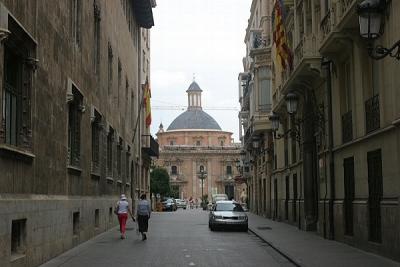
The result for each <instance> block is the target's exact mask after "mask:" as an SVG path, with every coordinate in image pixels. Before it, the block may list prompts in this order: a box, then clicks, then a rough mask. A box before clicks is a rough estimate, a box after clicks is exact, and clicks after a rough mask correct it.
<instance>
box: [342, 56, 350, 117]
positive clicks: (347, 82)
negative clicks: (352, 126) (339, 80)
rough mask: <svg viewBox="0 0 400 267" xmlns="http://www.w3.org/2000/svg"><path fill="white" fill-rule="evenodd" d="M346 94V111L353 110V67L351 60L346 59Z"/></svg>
mask: <svg viewBox="0 0 400 267" xmlns="http://www.w3.org/2000/svg"><path fill="white" fill-rule="evenodd" d="M343 74H344V90H345V92H344V94H345V95H344V96H345V102H344V103H345V111H346V112H347V111H350V110H351V102H352V91H351V90H352V88H351V80H352V79H351V68H350V61H349V60H348V61H346V62H345V63H344V69H343Z"/></svg>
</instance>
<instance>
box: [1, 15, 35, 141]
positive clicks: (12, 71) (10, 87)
mask: <svg viewBox="0 0 400 267" xmlns="http://www.w3.org/2000/svg"><path fill="white" fill-rule="evenodd" d="M8 30H9V31H10V32H11V35H10V36H9V38H8V39H6V41H5V43H4V72H3V75H4V76H3V77H4V95H3V96H4V97H3V116H4V117H3V118H4V121H3V123H2V124H0V127H1V126H3V129H0V133H2V132H4V136H3V138H4V139H3V140H2V141H3V142H4V143H6V144H9V145H13V146H18V147H23V148H30V147H31V145H32V144H31V139H32V130H31V89H32V88H31V86H32V74H33V71H34V70H35V69H36V65H37V62H36V59H34V58H33V56H34V54H35V48H36V44H35V43H34V42H33V41H32V39H30V37H29V35H28V34H27V33H26V32H25V31H24V30H23V29H22V28H21V27H20V26H19V25H18V22H16V21H15V20H14V19H12V18H11V17H8ZM2 134H3V133H2ZM2 134H1V135H0V136H2Z"/></svg>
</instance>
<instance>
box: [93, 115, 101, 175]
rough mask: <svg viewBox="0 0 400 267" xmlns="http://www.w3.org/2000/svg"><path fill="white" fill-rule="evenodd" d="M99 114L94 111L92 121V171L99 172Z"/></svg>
mask: <svg viewBox="0 0 400 267" xmlns="http://www.w3.org/2000/svg"><path fill="white" fill-rule="evenodd" d="M100 123H101V116H100V114H99V113H98V112H96V111H95V118H94V120H93V122H92V172H93V173H96V174H98V173H100V132H101V125H100Z"/></svg>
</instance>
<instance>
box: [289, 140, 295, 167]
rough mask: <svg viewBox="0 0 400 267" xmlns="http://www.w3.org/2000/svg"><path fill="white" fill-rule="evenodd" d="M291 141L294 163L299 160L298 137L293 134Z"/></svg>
mask: <svg viewBox="0 0 400 267" xmlns="http://www.w3.org/2000/svg"><path fill="white" fill-rule="evenodd" d="M290 143H291V146H292V164H293V163H296V162H297V147H296V137H295V136H292V138H291V139H290Z"/></svg>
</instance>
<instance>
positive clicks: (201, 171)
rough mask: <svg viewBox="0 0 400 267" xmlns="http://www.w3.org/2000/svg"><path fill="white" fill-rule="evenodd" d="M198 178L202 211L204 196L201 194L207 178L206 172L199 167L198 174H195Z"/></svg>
mask: <svg viewBox="0 0 400 267" xmlns="http://www.w3.org/2000/svg"><path fill="white" fill-rule="evenodd" d="M197 175H198V176H199V179H200V180H201V206H202V208H203V209H204V194H203V187H204V186H203V185H204V179H206V177H207V172H206V171H205V170H204V167H203V166H200V172H199V173H198V174H197Z"/></svg>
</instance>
